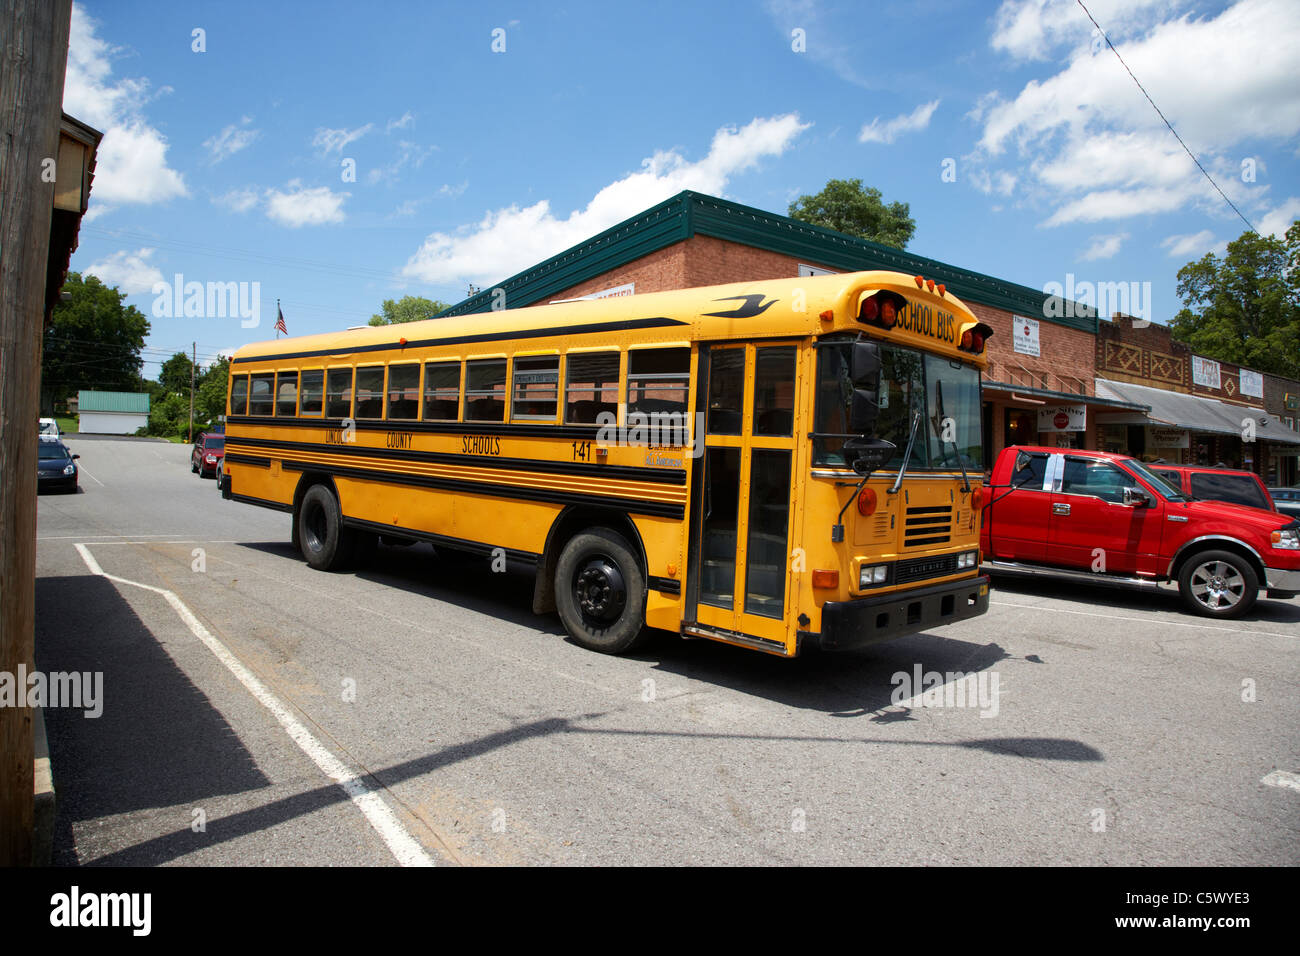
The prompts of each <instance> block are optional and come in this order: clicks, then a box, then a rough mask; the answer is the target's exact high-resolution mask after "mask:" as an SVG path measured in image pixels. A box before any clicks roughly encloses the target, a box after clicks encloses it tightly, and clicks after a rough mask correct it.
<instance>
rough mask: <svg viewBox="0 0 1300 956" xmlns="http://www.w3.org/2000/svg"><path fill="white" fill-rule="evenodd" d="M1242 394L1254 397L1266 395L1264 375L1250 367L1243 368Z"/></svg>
mask: <svg viewBox="0 0 1300 956" xmlns="http://www.w3.org/2000/svg"><path fill="white" fill-rule="evenodd" d="M1241 394H1243V395H1249V396H1251V397H1252V398H1263V397H1264V376H1263V375H1262V374H1260V373H1259V372H1252V371H1251V370H1250V369H1248V368H1243V369H1242V370H1241Z"/></svg>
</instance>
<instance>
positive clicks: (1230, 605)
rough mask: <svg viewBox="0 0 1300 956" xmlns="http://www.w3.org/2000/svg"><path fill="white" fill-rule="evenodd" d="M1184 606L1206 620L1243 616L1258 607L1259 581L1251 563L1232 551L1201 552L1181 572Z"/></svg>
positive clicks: (1188, 561)
mask: <svg viewBox="0 0 1300 956" xmlns="http://www.w3.org/2000/svg"><path fill="white" fill-rule="evenodd" d="M1178 593H1179V594H1181V595H1182V598H1183V603H1185V604H1186V605H1187V606H1188V607H1189V608H1191V609H1192V611H1194V612H1195V613H1197V614H1200V615H1201V616H1203V617H1218V618H1230V617H1240V616H1241V615H1243V614H1245V613H1246V612H1247V611H1249V610H1250V609H1251V608H1252V607H1254V606H1255V599H1256V598H1257V597H1258V596H1259V578H1258V577H1256V575H1255V569H1254V568H1252V567H1251V566H1250V562H1249V561H1247V560H1246V559H1245V558H1243V557H1241V556H1240V555H1238V554H1233V553H1232V552H1231V551H1202V552H1201V553H1200V554H1194V555H1192V556H1191V557H1190V558H1188V559H1187V561H1186V562H1185V563H1184V564H1183V568H1182V570H1181V571H1180V572H1179V573H1178Z"/></svg>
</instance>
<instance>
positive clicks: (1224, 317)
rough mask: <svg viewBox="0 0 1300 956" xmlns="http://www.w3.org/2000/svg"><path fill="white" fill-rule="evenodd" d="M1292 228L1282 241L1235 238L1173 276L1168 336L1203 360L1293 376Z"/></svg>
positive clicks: (1298, 309) (1298, 255)
mask: <svg viewBox="0 0 1300 956" xmlns="http://www.w3.org/2000/svg"><path fill="white" fill-rule="evenodd" d="M1298 264H1300V222H1293V223H1292V224H1291V228H1290V229H1288V230H1287V232H1286V239H1285V240H1283V239H1277V238H1274V237H1273V236H1260V235H1257V234H1255V233H1253V232H1245V233H1242V234H1241V236H1240V237H1239V238H1237V239H1236V240H1235V241H1233V242H1230V243H1228V249H1227V252H1226V253H1225V254H1224V256H1223V258H1222V259H1220V258H1219V257H1218V256H1216V255H1214V253H1206V254H1205V256H1204V257H1203V258H1201V259H1200V260H1198V261H1196V262H1189V263H1188V264H1187V265H1185V266H1183V267H1182V268H1181V269H1179V270H1178V296H1179V298H1181V299H1182V300H1183V304H1184V306H1185V307H1184V308H1183V309H1182V310H1181V311H1179V313H1178V314H1177V315H1176V316H1174V318H1173V320H1172V321H1171V322H1170V323H1169V327H1170V329H1172V331H1173V334H1174V337H1175V338H1176V339H1178V340H1179V341H1181V342H1185V343H1186V344H1187V345H1189V346H1191V348H1192V350H1193V351H1195V352H1196V353H1198V354H1200V355H1204V356H1206V357H1207V358H1213V359H1218V360H1219V361H1222V362H1234V363H1236V364H1239V365H1247V366H1250V367H1251V368H1257V369H1260V370H1262V371H1265V372H1272V373H1274V374H1275V375H1283V376H1285V377H1287V378H1300V267H1298Z"/></svg>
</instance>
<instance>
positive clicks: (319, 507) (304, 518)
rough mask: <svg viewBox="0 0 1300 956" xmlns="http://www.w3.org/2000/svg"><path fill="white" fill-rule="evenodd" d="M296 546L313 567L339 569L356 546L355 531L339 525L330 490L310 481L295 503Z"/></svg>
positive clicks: (340, 520)
mask: <svg viewBox="0 0 1300 956" xmlns="http://www.w3.org/2000/svg"><path fill="white" fill-rule="evenodd" d="M297 524H298V549H299V550H300V551H301V552H302V556H303V557H304V558H306V559H307V563H308V564H309V565H311V566H312V567H313V568H315V569H316V570H317V571H342V570H343V569H344V568H346V567H347V566H348V564H349V563H350V562H351V560H352V556H353V552H354V551H355V550H356V534H355V533H354V532H353V531H352V530H351V529H350V528H345V527H344V526H343V512H342V509H341V508H339V501H338V499H337V498H335V497H334V493H333V492H332V491H330V489H328V488H326V487H325V486H324V485H312V486H311V488H309V489H308V490H307V493H306V494H305V495H303V496H302V504H301V505H299V506H298V522H297Z"/></svg>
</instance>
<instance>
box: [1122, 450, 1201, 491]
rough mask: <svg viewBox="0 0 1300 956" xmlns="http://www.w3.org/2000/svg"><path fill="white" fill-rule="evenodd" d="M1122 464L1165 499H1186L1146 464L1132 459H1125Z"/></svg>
mask: <svg viewBox="0 0 1300 956" xmlns="http://www.w3.org/2000/svg"><path fill="white" fill-rule="evenodd" d="M1124 464H1125V465H1126V466H1127V467H1128V468H1129V470H1131V471H1133V472H1135V473H1136V474H1137V476H1138V477H1139V478H1141V479H1142V480H1143V481H1145V482H1146V483H1147V484H1148V485H1150V486H1151V487H1152V488H1154V489H1155V490H1156V491H1158V492H1159V493H1160V494H1161V495H1163V496H1164V498H1165V500H1166V501H1186V500H1187V496H1186V495H1184V494H1183V493H1182V492H1180V491H1178V489H1176V488H1174V487H1173V485H1171V484H1169V482H1167V481H1165V480H1164V479H1163V478H1161V477H1160V476H1159V475H1157V474H1156V473H1155V472H1154V471H1152V470H1151V469H1150V468H1148V467H1147V466H1146V465H1144V464H1142V462H1140V461H1138V460H1136V459H1134V460H1133V461H1126V462H1124Z"/></svg>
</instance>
